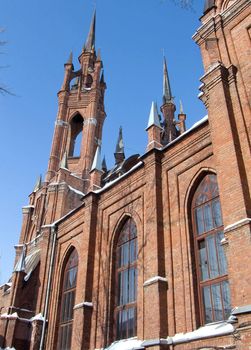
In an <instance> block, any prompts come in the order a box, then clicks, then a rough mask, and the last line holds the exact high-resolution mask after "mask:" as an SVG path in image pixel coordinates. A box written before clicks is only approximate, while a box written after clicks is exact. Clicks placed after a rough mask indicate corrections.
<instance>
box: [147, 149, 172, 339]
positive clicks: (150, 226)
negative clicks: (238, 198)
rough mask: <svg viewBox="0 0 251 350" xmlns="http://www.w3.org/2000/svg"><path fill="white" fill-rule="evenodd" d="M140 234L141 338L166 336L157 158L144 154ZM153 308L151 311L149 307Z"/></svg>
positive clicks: (162, 239)
mask: <svg viewBox="0 0 251 350" xmlns="http://www.w3.org/2000/svg"><path fill="white" fill-rule="evenodd" d="M145 167H146V176H147V178H146V181H147V183H146V188H145V195H146V197H147V205H146V206H145V213H144V216H145V238H144V309H145V311H144V312H145V314H144V335H143V336H144V339H154V338H162V337H166V336H167V279H166V275H165V264H164V237H163V220H162V215H163V205H162V190H161V187H162V179H161V158H160V154H159V153H158V152H156V151H154V152H152V154H151V155H150V156H149V155H148V158H147V163H146V165H145ZM153 310H154V311H153Z"/></svg>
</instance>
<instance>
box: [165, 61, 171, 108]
mask: <svg viewBox="0 0 251 350" xmlns="http://www.w3.org/2000/svg"><path fill="white" fill-rule="evenodd" d="M168 102H169V103H170V102H171V103H173V96H172V91H171V85H170V81H169V76H168V71H167V64H166V58H165V57H164V62H163V104H165V103H168Z"/></svg>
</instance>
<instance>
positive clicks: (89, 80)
mask: <svg viewBox="0 0 251 350" xmlns="http://www.w3.org/2000/svg"><path fill="white" fill-rule="evenodd" d="M92 83H93V79H92V76H91V74H88V75H87V77H86V83H85V87H86V88H90V87H91V86H92Z"/></svg>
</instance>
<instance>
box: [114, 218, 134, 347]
mask: <svg viewBox="0 0 251 350" xmlns="http://www.w3.org/2000/svg"><path fill="white" fill-rule="evenodd" d="M115 298H116V301H115V310H114V319H115V327H114V328H115V330H114V331H115V339H116V340H118V339H126V338H130V337H133V336H135V335H136V334H137V228H136V225H135V222H134V221H133V219H132V218H129V219H127V220H126V222H125V223H124V225H123V226H122V228H121V230H120V233H119V237H118V242H117V246H116V293H115Z"/></svg>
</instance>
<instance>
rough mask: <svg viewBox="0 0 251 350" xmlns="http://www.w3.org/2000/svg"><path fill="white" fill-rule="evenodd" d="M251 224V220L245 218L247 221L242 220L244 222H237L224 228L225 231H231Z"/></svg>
mask: <svg viewBox="0 0 251 350" xmlns="http://www.w3.org/2000/svg"><path fill="white" fill-rule="evenodd" d="M250 223H251V218H245V219H242V220H239V221H236V222H234V223H233V224H231V225H228V226H226V227H225V228H224V231H225V232H226V231H231V230H233V229H234V228H236V227H238V226H242V225H245V224H250Z"/></svg>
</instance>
